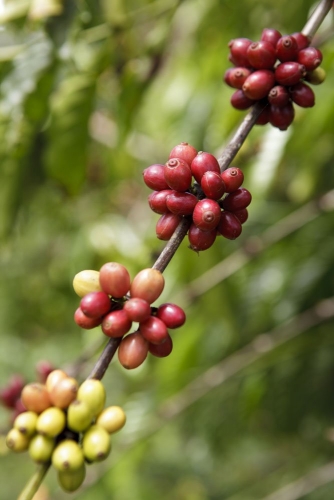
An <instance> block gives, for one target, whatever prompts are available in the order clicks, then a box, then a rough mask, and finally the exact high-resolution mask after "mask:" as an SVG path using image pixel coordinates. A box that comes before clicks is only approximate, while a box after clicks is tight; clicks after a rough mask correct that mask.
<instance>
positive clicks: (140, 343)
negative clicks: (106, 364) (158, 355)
mask: <svg viewBox="0 0 334 500" xmlns="http://www.w3.org/2000/svg"><path fill="white" fill-rule="evenodd" d="M147 353H148V342H147V340H145V339H144V337H143V336H142V335H141V333H139V332H135V333H130V334H129V335H127V336H126V337H124V338H123V339H122V341H121V343H120V346H119V348H118V359H119V362H120V363H121V365H122V366H123V367H124V368H126V369H128V370H132V369H133V368H137V367H138V366H140V365H141V364H142V363H143V362H144V361H145V359H146V357H147Z"/></svg>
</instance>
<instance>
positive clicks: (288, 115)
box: [269, 102, 295, 130]
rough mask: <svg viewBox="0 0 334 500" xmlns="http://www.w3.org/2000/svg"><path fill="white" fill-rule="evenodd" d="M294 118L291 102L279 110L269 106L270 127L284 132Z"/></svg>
mask: <svg viewBox="0 0 334 500" xmlns="http://www.w3.org/2000/svg"><path fill="white" fill-rule="evenodd" d="M294 117H295V110H294V107H293V105H292V103H291V102H289V103H288V104H286V105H285V106H282V107H280V108H279V107H278V106H273V105H270V108H269V120H270V123H271V125H273V126H274V127H277V128H279V129H280V130H286V129H287V128H288V127H289V125H291V123H292V122H293V119H294Z"/></svg>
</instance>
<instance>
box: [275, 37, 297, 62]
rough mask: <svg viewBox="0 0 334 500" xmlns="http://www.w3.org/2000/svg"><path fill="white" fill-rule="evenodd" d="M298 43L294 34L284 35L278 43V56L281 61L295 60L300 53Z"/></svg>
mask: <svg viewBox="0 0 334 500" xmlns="http://www.w3.org/2000/svg"><path fill="white" fill-rule="evenodd" d="M298 50H299V49H298V44H297V41H296V40H295V38H293V37H292V36H289V35H287V36H282V38H280V39H279V40H278V42H277V44H276V53H277V57H278V59H279V60H280V61H281V62H287V61H295V60H296V59H297V55H298Z"/></svg>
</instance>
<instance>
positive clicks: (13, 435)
mask: <svg viewBox="0 0 334 500" xmlns="http://www.w3.org/2000/svg"><path fill="white" fill-rule="evenodd" d="M29 443H30V438H29V437H28V436H26V435H25V434H22V432H20V431H19V430H18V429H15V428H13V429H11V430H10V431H9V432H8V434H7V437H6V445H7V446H8V448H10V449H11V450H13V451H16V452H21V451H25V450H27V449H28V447H29Z"/></svg>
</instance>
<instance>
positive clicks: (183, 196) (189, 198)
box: [167, 191, 198, 215]
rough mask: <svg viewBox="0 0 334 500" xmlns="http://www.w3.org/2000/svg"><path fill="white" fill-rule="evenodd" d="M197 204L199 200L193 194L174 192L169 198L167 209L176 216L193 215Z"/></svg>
mask: <svg viewBox="0 0 334 500" xmlns="http://www.w3.org/2000/svg"><path fill="white" fill-rule="evenodd" d="M197 202H198V199H197V198H196V196H194V195H193V194H191V193H178V192H177V191H172V192H171V194H170V195H169V196H168V198H167V208H168V210H169V211H170V212H172V213H173V214H176V215H191V214H192V213H193V211H194V208H195V206H196V204H197Z"/></svg>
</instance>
